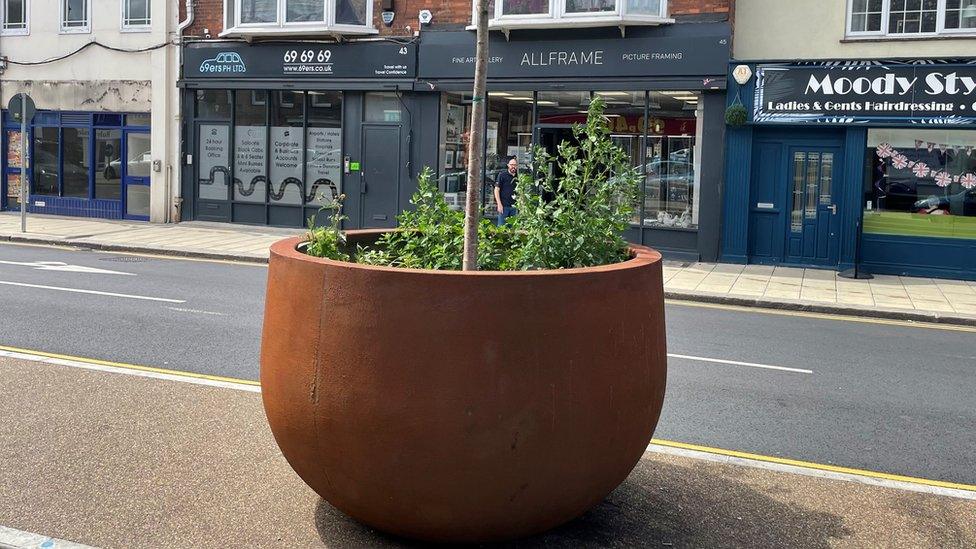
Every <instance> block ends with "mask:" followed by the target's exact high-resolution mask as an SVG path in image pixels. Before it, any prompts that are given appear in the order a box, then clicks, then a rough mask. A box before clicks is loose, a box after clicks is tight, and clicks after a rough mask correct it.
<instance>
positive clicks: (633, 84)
mask: <svg viewBox="0 0 976 549" xmlns="http://www.w3.org/2000/svg"><path fill="white" fill-rule="evenodd" d="M567 34H568V33H567V32H566V31H565V30H563V31H522V32H518V33H512V34H511V35H510V36H508V37H507V39H506V37H505V36H503V35H502V34H497V35H494V34H493V35H492V37H491V43H490V47H489V50H490V53H489V57H490V66H489V69H488V79H489V82H488V88H489V94H488V97H487V101H488V108H487V110H486V111H487V112H486V116H487V124H486V133H487V135H486V136H485V143H486V147H485V151H484V155H485V160H486V162H485V171H484V174H483V176H482V177H481V181H480V184H479V185H478V186H477V189H474V188H472V189H473V192H480V193H481V196H482V204H483V206H484V211H485V213H486V215H493V213H494V211H495V208H494V204H492V193H491V192H490V189H491V186H492V184H493V182H494V180H495V177H496V176H497V174H498V173H499V171H500V170H501V169H502V167H503V166H504V165H505V164H506V162H507V160H508V159H509V158H511V157H516V158H518V159H519V160H520V163H521V169H532V167H533V166H532V154H531V152H532V148H533V147H534V146H536V145H538V146H542V147H543V148H547V149H554V147H555V146H556V144H558V143H559V142H560V141H562V140H565V139H571V137H572V134H571V128H572V125H573V124H574V123H577V122H582V121H583V120H585V116H586V111H587V108H588V106H589V103H590V102H591V101H592V100H593V98H595V97H600V98H602V99H603V100H604V102H605V103H606V105H607V108H606V114H607V117H608V120H609V122H610V124H611V127H612V130H613V135H614V139H615V141H617V142H618V144H619V145H620V146H621V147H623V148H624V149H625V150H626V151H627V152H628V153H629V154H630V156H631V158H632V160H633V164H634V166H635V167H638V168H639V169H640V170H641V172H642V173H643V174H644V182H645V183H644V185H643V191H642V192H643V196H642V200H641V208H640V211H639V212H638V213H637V214H636V215H635V217H634V221H633V224H632V225H631V229H630V230H629V231H628V234H627V237H628V239H630V240H631V241H633V242H640V243H644V244H646V245H651V246H655V247H657V248H659V249H661V250H663V251H665V252H666V253H669V254H670V255H672V256H676V257H684V258H687V259H693V260H697V259H704V260H714V259H716V258H717V256H718V244H719V229H720V219H719V213H720V204H721V200H720V191H719V189H720V185H721V179H722V166H723V158H722V155H723V150H724V146H723V134H724V127H725V125H724V110H725V86H726V79H725V71H726V67H727V63H728V58H729V43H730V29H729V26H728V24H727V23H701V24H683V25H665V26H659V27H642V28H628V29H627V32H626V35H625V36H622V33H621V32H620V30H619V29H616V28H613V29H599V28H594V29H579V30H574V31H573V33H572V39H566V36H567ZM183 71H184V72H183V78H182V80H181V85H182V86H183V87H184V88H185V90H186V92H185V94H184V104H183V108H184V112H185V113H186V116H185V121H186V126H185V146H184V151H185V152H186V154H187V159H186V160H187V161H186V162H185V167H184V172H183V185H182V190H183V196H184V202H183V209H182V212H183V216H182V217H183V219H201V220H212V221H232V222H243V223H254V224H270V225H283V226H299V225H302V224H304V222H305V220H306V219H307V218H308V217H309V216H310V215H312V214H314V213H315V212H316V211H317V210H318V209H319V208H320V207H321V205H322V204H324V203H328V202H329V201H330V200H331V197H332V196H333V195H334V194H336V193H343V194H345V195H346V197H347V198H346V202H345V214H346V215H347V216H349V220H348V221H347V222H346V226H347V227H349V228H359V227H389V226H393V225H394V224H395V218H394V216H395V214H396V213H397V212H398V211H400V210H402V209H403V208H405V207H407V206H408V204H409V197H410V195H411V194H412V192H413V190H414V189H415V188H416V181H417V176H418V174H419V173H420V171H421V170H422V169H423V168H424V167H430V168H432V169H433V172H434V174H435V175H436V177H437V179H438V182H439V183H440V187H441V188H442V190H443V191H444V192H445V193H446V194H447V196H448V199H449V201H452V202H454V203H455V204H458V205H460V204H462V203H463V202H464V200H463V198H464V194H465V193H466V192H468V190H469V185H468V182H467V181H466V179H467V177H466V163H467V159H468V153H469V151H468V141H469V137H470V136H469V129H470V107H471V103H472V98H471V87H472V82H471V80H470V79H471V75H472V74H473V72H474V33H473V32H470V31H430V32H424V33H422V35H421V36H420V37H419V38H417V39H416V40H414V41H412V42H410V43H401V42H396V41H392V40H369V41H356V42H346V43H340V44H335V43H322V42H269V43H253V44H247V43H244V42H227V41H223V42H201V43H196V44H190V45H188V46H187V47H186V48H185V49H184V63H183Z"/></svg>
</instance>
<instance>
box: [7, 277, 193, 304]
mask: <svg viewBox="0 0 976 549" xmlns="http://www.w3.org/2000/svg"><path fill="white" fill-rule="evenodd" d="M0 284H5V285H7V286H22V287H24V288H40V289H42V290H55V291H58V292H72V293H76V294H91V295H104V296H108V297H121V298H125V299H141V300H143V301H162V302H163V303H186V300H185V299H169V298H166V297H149V296H145V295H132V294H117V293H114V292H100V291H98V290H82V289H80V288H64V287H61V286H45V285H43V284H27V283H25V282H10V281H9V280H0Z"/></svg>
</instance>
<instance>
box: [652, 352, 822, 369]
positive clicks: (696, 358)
mask: <svg viewBox="0 0 976 549" xmlns="http://www.w3.org/2000/svg"><path fill="white" fill-rule="evenodd" d="M668 356H669V357H671V358H680V359H684V360H694V361H697V362H714V363H716V364H728V365H730V366H748V367H750V368H762V369H765V370H779V371H781V372H793V373H795V374H812V373H813V370H806V369H803V368H787V367H786V366H773V365H771V364H757V363H755V362H740V361H738V360H725V359H722V358H706V357H703V356H691V355H679V354H675V353H668Z"/></svg>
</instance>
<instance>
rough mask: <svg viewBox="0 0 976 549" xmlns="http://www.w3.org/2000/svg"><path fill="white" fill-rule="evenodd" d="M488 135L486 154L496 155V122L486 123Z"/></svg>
mask: <svg viewBox="0 0 976 549" xmlns="http://www.w3.org/2000/svg"><path fill="white" fill-rule="evenodd" d="M487 133H488V135H487V139H486V141H487V145H488V146H487V149H488V154H497V153H498V121H497V120H489V121H488V132H487Z"/></svg>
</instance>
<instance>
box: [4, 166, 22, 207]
mask: <svg viewBox="0 0 976 549" xmlns="http://www.w3.org/2000/svg"><path fill="white" fill-rule="evenodd" d="M7 205H8V206H10V207H11V208H14V207H20V174H19V173H8V174H7Z"/></svg>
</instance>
